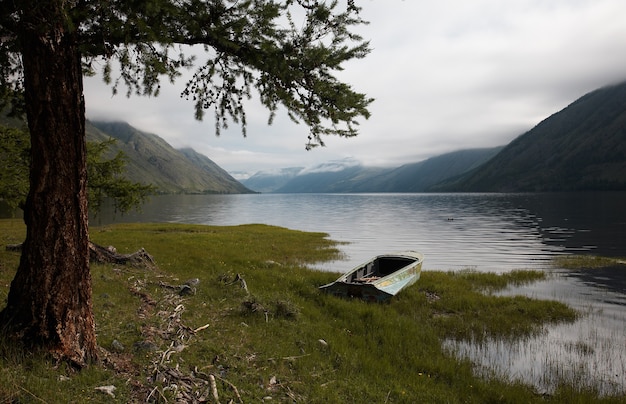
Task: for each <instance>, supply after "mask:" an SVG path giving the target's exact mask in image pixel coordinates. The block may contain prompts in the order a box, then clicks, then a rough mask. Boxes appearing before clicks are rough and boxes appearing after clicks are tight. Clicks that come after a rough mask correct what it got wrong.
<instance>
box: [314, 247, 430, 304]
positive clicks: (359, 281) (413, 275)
mask: <svg viewBox="0 0 626 404" xmlns="http://www.w3.org/2000/svg"><path fill="white" fill-rule="evenodd" d="M423 261H424V256H423V255H422V254H420V253H418V252H415V251H404V252H400V253H394V254H385V255H378V256H376V257H374V258H372V259H371V260H369V261H368V262H365V263H363V264H361V265H359V266H357V267H356V268H354V269H352V270H350V271H348V272H347V273H345V274H344V275H342V276H340V277H339V279H337V280H336V281H335V282H332V283H329V284H328V285H324V286H320V290H322V291H324V292H327V293H330V294H333V295H336V296H341V297H356V298H360V299H363V300H367V301H378V302H382V301H385V300H387V299H389V298H391V297H393V296H395V295H396V294H397V293H398V292H400V291H401V290H402V289H404V288H406V287H408V286H411V285H412V284H414V283H415V282H417V280H418V279H419V277H420V274H421V272H422V262H423Z"/></svg>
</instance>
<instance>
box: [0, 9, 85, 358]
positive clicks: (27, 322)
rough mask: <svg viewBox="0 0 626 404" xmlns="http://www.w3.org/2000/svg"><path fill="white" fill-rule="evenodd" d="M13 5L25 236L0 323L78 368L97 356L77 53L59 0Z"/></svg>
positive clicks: (83, 107) (80, 79) (83, 131)
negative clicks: (22, 118)
mask: <svg viewBox="0 0 626 404" xmlns="http://www.w3.org/2000/svg"><path fill="white" fill-rule="evenodd" d="M21 5H22V6H23V16H24V17H23V21H22V27H23V28H22V29H23V31H22V33H21V35H20V39H21V40H22V49H23V53H22V58H23V59H22V61H23V66H24V87H25V90H26V91H25V97H26V106H27V118H28V127H29V130H30V137H31V167H30V192H29V195H28V198H27V202H26V206H25V209H24V218H25V219H24V220H25V222H26V227H27V233H26V240H25V242H24V244H23V249H22V256H21V260H20V264H19V267H18V270H17V274H16V275H15V278H14V279H13V282H12V283H11V289H10V292H9V296H8V299H7V306H6V308H5V309H4V310H3V311H2V313H0V321H1V322H2V324H3V327H4V330H5V333H6V334H7V335H9V336H13V337H16V338H18V339H19V340H21V341H22V342H23V343H25V344H26V346H27V347H30V348H42V349H43V350H45V351H47V352H50V353H51V354H52V355H53V356H54V357H55V358H57V359H60V360H68V361H70V362H71V363H73V364H75V365H77V366H80V367H82V366H85V365H86V364H88V363H89V362H91V361H94V360H96V359H97V346H96V335H95V323H94V317H93V310H92V302H91V275H90V272H89V244H88V243H89V236H88V222H87V189H86V185H87V170H86V145H85V106H84V101H83V84H82V69H81V59H80V51H79V48H78V44H77V40H76V34H75V32H72V30H73V28H72V27H71V24H70V23H69V22H68V16H67V14H66V12H67V11H68V10H65V8H66V7H69V6H67V5H66V2H64V1H55V0H52V1H42V0H21Z"/></svg>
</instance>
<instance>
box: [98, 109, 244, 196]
mask: <svg viewBox="0 0 626 404" xmlns="http://www.w3.org/2000/svg"><path fill="white" fill-rule="evenodd" d="M86 132H87V139H88V140H89V141H103V140H106V139H108V138H109V137H112V138H114V139H116V140H117V141H116V142H115V144H114V145H113V146H112V147H111V153H112V154H114V153H117V151H118V150H121V151H122V152H124V154H125V156H126V160H127V163H126V178H128V179H129V180H131V181H134V182H139V183H142V184H152V185H154V186H156V187H157V189H158V192H159V193H169V194H171V193H187V194H193V193H197V194H206V193H211V194H213V193H225V194H232V193H250V192H252V191H250V190H249V189H248V188H246V187H245V186H244V185H243V184H241V183H240V182H239V181H237V180H236V179H234V178H233V177H232V176H231V175H230V174H228V172H226V171H225V170H224V169H222V168H221V167H219V166H218V165H217V164H215V163H214V162H213V161H212V160H211V159H209V158H208V157H206V156H204V155H202V154H200V153H197V152H196V151H194V150H193V149H189V148H187V149H182V150H176V149H174V148H173V147H172V146H171V145H170V144H168V143H167V142H166V141H165V140H163V139H162V138H160V137H159V136H157V135H154V134H151V133H145V132H142V131H140V130H138V129H136V128H134V127H132V126H131V125H129V124H128V123H126V122H101V121H90V122H87V128H86Z"/></svg>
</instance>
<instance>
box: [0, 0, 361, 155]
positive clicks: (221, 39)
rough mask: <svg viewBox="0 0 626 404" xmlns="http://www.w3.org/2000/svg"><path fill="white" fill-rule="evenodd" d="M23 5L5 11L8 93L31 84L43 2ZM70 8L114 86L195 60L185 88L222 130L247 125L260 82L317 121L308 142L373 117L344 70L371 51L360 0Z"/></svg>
mask: <svg viewBox="0 0 626 404" xmlns="http://www.w3.org/2000/svg"><path fill="white" fill-rule="evenodd" d="M38 4H40V3H38ZM41 7H42V9H43V7H45V4H43V3H41ZM20 8H21V6H20V3H19V2H12V3H11V2H9V3H8V4H6V7H3V11H2V13H0V29H1V30H0V35H1V36H2V38H3V41H2V46H1V47H0V61H2V62H3V63H2V69H0V91H3V92H5V93H8V92H12V93H15V94H19V93H20V92H21V90H22V87H23V83H22V66H21V60H20V58H19V53H20V42H19V41H18V35H19V34H20V32H21V31H20V29H19V28H20V24H21V22H20V21H21V18H24V19H26V18H27V17H28V16H30V15H31V14H36V13H37V12H39V11H41V10H39V7H36V10H21V9H20ZM63 11H64V16H63V17H64V24H65V26H67V29H68V30H70V31H74V32H75V33H76V34H77V38H78V41H79V47H80V49H81V52H82V55H83V71H84V72H85V74H88V75H92V74H94V73H95V66H103V68H102V73H103V76H104V80H105V81H106V82H107V83H109V84H111V85H112V88H113V92H114V93H117V92H118V90H119V88H120V87H125V88H126V95H127V96H130V95H131V94H136V95H148V96H156V95H158V94H159V91H160V81H161V79H162V78H165V79H167V80H169V81H171V82H173V81H175V80H176V79H177V78H179V77H180V76H181V74H182V72H183V71H184V70H186V69H191V68H194V69H195V71H194V73H193V74H192V75H191V78H190V79H189V80H188V81H187V84H186V86H185V88H184V90H183V91H182V96H183V97H185V98H187V99H189V100H191V101H192V102H193V103H194V107H195V116H196V118H197V119H202V117H203V115H204V111H205V110H207V109H212V110H213V112H214V116H215V131H216V134H219V133H220V131H221V129H223V128H227V127H228V124H229V122H230V121H232V122H234V123H237V124H240V125H241V127H242V131H243V134H244V135H245V133H246V124H247V123H246V113H245V110H244V103H245V100H247V99H249V98H251V96H252V90H253V89H255V90H256V92H257V93H258V95H259V99H260V101H261V103H262V104H263V105H264V106H265V107H266V108H267V109H268V110H269V111H270V117H269V121H270V122H271V121H272V120H273V118H274V114H275V113H276V112H277V111H278V109H279V107H280V106H283V107H285V108H286V110H287V113H288V115H289V117H290V118H291V119H293V120H294V121H296V122H304V123H305V124H306V125H307V126H308V127H309V128H310V133H309V137H308V141H307V148H311V147H315V146H317V145H323V141H322V139H321V136H323V135H339V136H346V137H350V136H355V135H356V134H357V127H358V125H359V122H358V120H359V119H360V118H368V117H369V111H368V106H369V104H370V103H371V102H372V101H373V100H372V99H371V98H368V97H366V96H365V94H362V93H358V92H356V91H354V90H353V89H352V88H351V86H350V85H349V84H347V83H344V82H341V81H339V80H338V79H337V78H336V77H335V76H334V74H335V73H336V72H338V71H341V70H342V69H343V63H345V62H347V61H349V60H353V59H360V58H363V57H365V56H366V55H367V54H368V53H369V51H370V49H369V44H368V42H366V41H364V40H363V39H362V38H361V37H360V36H359V35H357V34H356V33H355V32H354V31H353V30H354V28H355V27H358V26H359V25H363V24H366V22H365V21H363V20H362V19H361V17H360V15H359V12H360V9H359V8H358V7H356V5H355V4H354V2H353V1H348V2H347V4H346V3H343V2H342V4H341V5H340V4H339V2H338V1H336V0H335V1H329V2H318V1H308V0H298V1H286V2H274V1H269V0H254V1H253V0H246V1H230V0H229V1H223V0H211V1H197V0H192V1H180V2H179V1H170V0H151V1H127V0H112V1H106V2H102V1H82V2H70V3H66V4H65V5H64V6H63ZM195 45H199V46H204V50H205V54H206V57H205V56H203V55H200V54H199V53H200V52H199V47H194V46H195Z"/></svg>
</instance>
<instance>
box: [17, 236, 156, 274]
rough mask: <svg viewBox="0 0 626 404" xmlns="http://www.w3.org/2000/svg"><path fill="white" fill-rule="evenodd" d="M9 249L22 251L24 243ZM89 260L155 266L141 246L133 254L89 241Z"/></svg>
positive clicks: (103, 262)
mask: <svg viewBox="0 0 626 404" xmlns="http://www.w3.org/2000/svg"><path fill="white" fill-rule="evenodd" d="M6 249H7V251H22V244H21V243H20V244H8V245H7V246H6ZM89 260H90V261H91V262H95V263H98V264H116V265H127V264H128V265H132V266H134V267H143V268H155V267H156V263H155V262H154V258H152V256H151V255H150V254H148V252H147V251H146V250H144V249H143V248H140V249H139V250H137V251H135V252H134V253H131V254H118V253H117V250H116V249H115V247H113V246H108V247H103V246H101V245H98V244H96V243H94V242H93V241H89Z"/></svg>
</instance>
